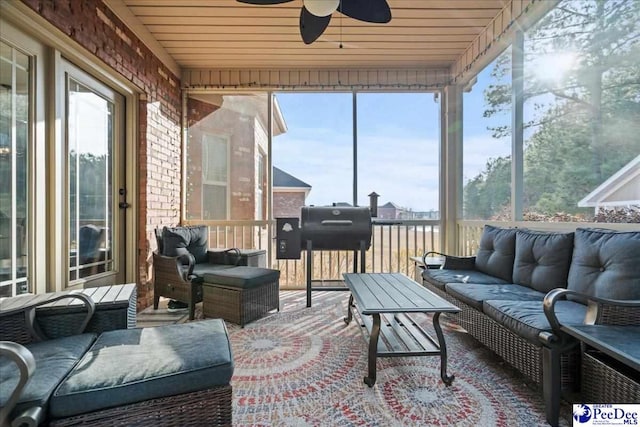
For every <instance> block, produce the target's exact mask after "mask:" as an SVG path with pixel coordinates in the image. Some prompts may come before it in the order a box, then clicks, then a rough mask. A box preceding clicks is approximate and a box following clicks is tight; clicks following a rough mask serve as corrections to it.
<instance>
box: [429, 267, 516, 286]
mask: <svg viewBox="0 0 640 427" xmlns="http://www.w3.org/2000/svg"><path fill="white" fill-rule="evenodd" d="M422 278H423V279H424V280H426V281H427V282H429V283H431V284H432V285H433V286H435V287H436V288H438V289H441V290H443V291H444V290H445V285H446V284H447V283H478V284H506V283H509V282H508V281H506V280H502V279H499V278H497V277H494V276H490V275H488V274H485V273H481V272H479V271H476V270H438V269H425V270H424V271H423V272H422Z"/></svg>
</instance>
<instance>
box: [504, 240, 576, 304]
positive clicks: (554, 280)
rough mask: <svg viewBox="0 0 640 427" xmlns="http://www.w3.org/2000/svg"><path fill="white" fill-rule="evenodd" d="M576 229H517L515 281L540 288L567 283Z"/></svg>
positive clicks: (563, 286)
mask: <svg viewBox="0 0 640 427" xmlns="http://www.w3.org/2000/svg"><path fill="white" fill-rule="evenodd" d="M573 238H574V233H547V232H539V231H530V230H518V231H517V232H516V255H515V260H514V265H513V282H514V283H518V284H520V285H523V286H528V287H530V288H533V289H535V290H538V291H540V292H549V291H550V290H552V289H555V288H566V287H567V275H568V274H569V265H570V264H571V255H572V253H573Z"/></svg>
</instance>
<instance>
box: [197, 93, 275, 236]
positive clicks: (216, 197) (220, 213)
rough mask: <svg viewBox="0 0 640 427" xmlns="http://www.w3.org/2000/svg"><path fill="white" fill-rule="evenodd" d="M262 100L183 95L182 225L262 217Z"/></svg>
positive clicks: (253, 96)
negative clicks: (185, 125)
mask: <svg viewBox="0 0 640 427" xmlns="http://www.w3.org/2000/svg"><path fill="white" fill-rule="evenodd" d="M267 99H268V98H267V94H224V95H222V94H216V93H210V94H198V95H189V97H188V101H187V111H188V112H187V121H188V129H187V159H186V164H185V166H186V181H187V194H186V217H187V219H188V220H234V221H236V220H257V219H261V218H262V216H261V215H260V214H259V212H258V209H259V207H260V201H261V195H260V183H259V177H258V173H257V171H258V169H259V164H260V161H261V153H265V152H268V147H267V143H268V137H267V130H268V122H267ZM210 240H212V241H213V236H211V239H210Z"/></svg>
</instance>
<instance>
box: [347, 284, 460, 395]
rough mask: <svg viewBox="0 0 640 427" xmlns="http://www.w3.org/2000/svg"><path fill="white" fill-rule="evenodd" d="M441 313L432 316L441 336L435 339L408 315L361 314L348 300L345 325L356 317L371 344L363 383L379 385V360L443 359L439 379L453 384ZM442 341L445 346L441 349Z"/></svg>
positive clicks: (447, 383) (370, 385) (351, 301)
mask: <svg viewBox="0 0 640 427" xmlns="http://www.w3.org/2000/svg"><path fill="white" fill-rule="evenodd" d="M439 316H440V313H434V314H433V325H434V329H435V331H436V334H437V335H438V340H436V339H434V338H433V337H432V336H431V335H429V333H428V332H427V331H425V330H424V328H422V326H420V325H419V324H418V323H417V322H416V321H415V320H414V319H413V318H412V317H411V316H410V315H409V314H407V313H380V314H378V313H376V314H372V315H362V314H361V313H360V312H359V311H358V310H357V308H356V305H355V304H354V302H353V296H351V297H350V298H349V308H348V312H347V317H345V318H344V321H345V323H347V324H349V323H351V320H352V319H353V318H354V317H355V318H356V321H358V322H359V324H360V326H361V328H360V330H361V331H362V334H363V336H364V338H365V340H366V341H367V342H368V343H369V354H368V364H369V366H368V368H369V369H368V371H369V372H368V376H366V377H364V382H365V384H367V385H368V386H369V387H373V385H374V384H375V382H376V362H377V358H378V357H407V356H440V376H441V378H442V381H443V382H444V383H445V384H446V385H447V386H449V385H451V383H452V382H453V380H454V378H455V377H454V376H453V375H451V376H449V375H447V351H446V346H445V345H444V337H443V335H442V330H441V328H440V324H439V319H438V318H439ZM439 342H441V343H443V345H442V346H440V345H439Z"/></svg>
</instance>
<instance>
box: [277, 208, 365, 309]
mask: <svg viewBox="0 0 640 427" xmlns="http://www.w3.org/2000/svg"><path fill="white" fill-rule="evenodd" d="M300 222H301V225H300V228H298V218H277V219H276V227H277V230H276V241H277V244H276V248H277V250H276V258H277V259H300V253H301V251H302V250H303V249H305V250H306V251H307V307H311V291H345V290H347V288H346V287H344V286H340V287H329V286H321V287H313V286H312V284H311V273H312V272H313V265H312V264H313V257H312V254H311V253H312V251H314V250H320V251H325V250H347V251H348V250H352V251H354V256H353V272H354V273H356V272H357V267H358V253H359V254H360V256H359V258H360V273H364V271H365V261H366V258H365V255H366V251H367V250H368V249H369V248H370V247H371V211H370V209H369V208H368V207H342V206H317V207H316V206H305V207H303V208H302V212H301V221H300Z"/></svg>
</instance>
